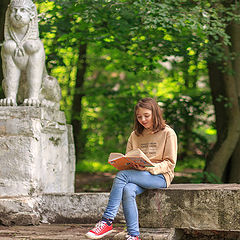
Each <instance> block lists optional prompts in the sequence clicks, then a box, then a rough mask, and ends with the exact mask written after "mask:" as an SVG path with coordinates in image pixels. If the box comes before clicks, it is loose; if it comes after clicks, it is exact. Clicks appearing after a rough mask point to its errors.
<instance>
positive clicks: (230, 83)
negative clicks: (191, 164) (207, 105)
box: [205, 42, 240, 181]
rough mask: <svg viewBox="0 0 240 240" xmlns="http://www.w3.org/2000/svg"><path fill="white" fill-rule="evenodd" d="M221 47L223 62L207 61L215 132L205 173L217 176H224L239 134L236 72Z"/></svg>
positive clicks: (226, 53)
mask: <svg viewBox="0 0 240 240" xmlns="http://www.w3.org/2000/svg"><path fill="white" fill-rule="evenodd" d="M222 48H223V51H224V56H225V59H224V61H223V62H222V63H219V62H209V64H208V67H209V78H210V86H211V90H212V97H213V104H214V106H215V112H216V128H217V133H218V134H217V142H216V144H215V146H214V148H213V149H212V150H211V151H210V152H209V155H208V158H207V164H206V167H205V170H206V171H207V172H209V173H214V174H215V175H216V176H218V177H219V178H220V179H223V177H224V173H225V169H226V167H227V165H228V163H229V161H230V159H231V156H232V154H233V153H234V151H235V149H236V148H237V144H238V140H239V136H240V111H239V101H238V92H237V85H236V83H237V80H236V74H232V73H233V72H234V64H233V63H232V61H231V54H230V49H229V47H228V46H226V45H225V44H224V43H223V42H222ZM222 96H223V97H222ZM224 97H226V99H225V98H224ZM225 100H226V101H225ZM226 181H228V179H226Z"/></svg>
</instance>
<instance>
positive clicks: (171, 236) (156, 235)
mask: <svg viewBox="0 0 240 240" xmlns="http://www.w3.org/2000/svg"><path fill="white" fill-rule="evenodd" d="M126 235H127V232H126V231H123V232H120V233H118V234H116V235H115V236H114V237H113V240H125V239H126ZM140 237H141V239H144V240H176V239H177V238H176V234H175V229H174V228H170V229H168V228H141V229H140Z"/></svg>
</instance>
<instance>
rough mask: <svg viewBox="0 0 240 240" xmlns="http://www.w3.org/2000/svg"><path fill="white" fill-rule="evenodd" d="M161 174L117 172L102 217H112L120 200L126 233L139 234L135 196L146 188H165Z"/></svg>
mask: <svg viewBox="0 0 240 240" xmlns="http://www.w3.org/2000/svg"><path fill="white" fill-rule="evenodd" d="M166 187H167V184H166V180H165V177H164V176H163V175H162V174H159V175H152V174H151V173H149V172H148V171H138V170H123V171H120V172H118V173H117V175H116V177H115V179H114V182H113V186H112V190H111V193H110V197H109V201H108V205H107V208H106V210H105V212H104V214H103V217H104V218H109V219H112V220H113V219H114V218H115V217H116V215H117V212H118V209H119V206H120V203H121V201H122V206H123V213H124V216H125V220H126V224H127V230H128V234H130V235H132V236H138V235H139V222H138V209H137V204H136V196H137V195H138V194H141V193H143V192H144V191H145V190H146V189H158V188H166Z"/></svg>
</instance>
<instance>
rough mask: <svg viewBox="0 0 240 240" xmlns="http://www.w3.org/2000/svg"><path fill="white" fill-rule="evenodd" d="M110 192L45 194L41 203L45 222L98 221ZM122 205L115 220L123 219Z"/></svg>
mask: <svg viewBox="0 0 240 240" xmlns="http://www.w3.org/2000/svg"><path fill="white" fill-rule="evenodd" d="M108 198H109V193H75V194H44V195H43V196H42V200H41V204H40V212H41V216H42V221H43V222H48V223H97V222H98V221H99V220H100V219H101V217H102V215H103V212H104V210H105V208H106V206H107V203H108ZM123 219H124V218H123V213H122V206H120V209H119V213H118V215H117V217H116V219H115V222H121V221H123Z"/></svg>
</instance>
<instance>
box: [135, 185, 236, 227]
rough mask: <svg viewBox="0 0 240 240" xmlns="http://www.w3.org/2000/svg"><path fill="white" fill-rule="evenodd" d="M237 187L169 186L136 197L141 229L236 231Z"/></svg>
mask: <svg viewBox="0 0 240 240" xmlns="http://www.w3.org/2000/svg"><path fill="white" fill-rule="evenodd" d="M239 203H240V185H239V184H220V185H215V184H173V185H171V186H170V187H169V188H168V189H162V190H150V191H146V192H145V193H144V194H142V195H140V196H139V198H138V206H139V216H140V219H139V221H140V225H141V227H145V228H180V229H184V228H186V229H195V230H221V231H229V230H231V231H240V204H239Z"/></svg>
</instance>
